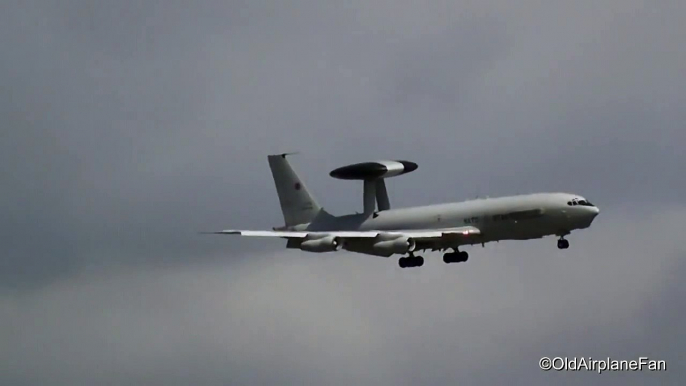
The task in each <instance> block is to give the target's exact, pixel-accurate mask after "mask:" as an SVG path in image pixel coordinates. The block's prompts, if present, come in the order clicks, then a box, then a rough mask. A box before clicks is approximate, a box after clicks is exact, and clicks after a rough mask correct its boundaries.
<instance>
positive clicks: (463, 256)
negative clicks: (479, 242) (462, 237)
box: [443, 250, 469, 264]
mask: <svg viewBox="0 0 686 386" xmlns="http://www.w3.org/2000/svg"><path fill="white" fill-rule="evenodd" d="M468 259H469V254H468V253H467V252H465V251H458V250H455V252H450V253H446V254H444V255H443V262H445V263H446V264H450V263H462V262H465V261H467V260H468Z"/></svg>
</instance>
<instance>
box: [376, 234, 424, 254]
mask: <svg viewBox="0 0 686 386" xmlns="http://www.w3.org/2000/svg"><path fill="white" fill-rule="evenodd" d="M416 246H417V244H416V243H415V241H414V239H412V238H409V237H402V236H401V237H398V238H396V239H393V240H388V241H379V242H376V243H374V246H373V248H374V251H376V252H379V253H383V254H389V255H392V254H394V253H399V254H404V253H408V252H412V251H414V249H415V247H416Z"/></svg>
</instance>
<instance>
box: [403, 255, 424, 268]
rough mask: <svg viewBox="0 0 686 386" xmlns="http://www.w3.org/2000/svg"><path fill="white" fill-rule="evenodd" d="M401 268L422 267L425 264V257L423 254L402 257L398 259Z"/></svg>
mask: <svg viewBox="0 0 686 386" xmlns="http://www.w3.org/2000/svg"><path fill="white" fill-rule="evenodd" d="M398 265H399V266H400V268H412V267H421V266H422V265H424V258H423V257H422V256H407V257H401V258H400V259H399V260H398Z"/></svg>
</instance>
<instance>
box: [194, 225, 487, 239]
mask: <svg viewBox="0 0 686 386" xmlns="http://www.w3.org/2000/svg"><path fill="white" fill-rule="evenodd" d="M207 233H209V234H219V235H241V236H252V237H282V238H286V239H304V238H307V237H313V238H318V237H326V236H335V237H340V238H343V239H358V238H375V237H377V236H380V235H381V236H393V235H397V236H399V237H400V236H405V237H411V238H413V239H417V240H430V239H441V238H444V237H445V238H451V237H465V236H466V237H469V236H477V235H480V234H481V231H479V229H478V228H476V227H473V226H464V227H456V228H437V229H410V230H392V231H251V230H235V229H227V230H223V231H218V232H207Z"/></svg>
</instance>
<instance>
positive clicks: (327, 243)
mask: <svg viewBox="0 0 686 386" xmlns="http://www.w3.org/2000/svg"><path fill="white" fill-rule="evenodd" d="M342 246H343V243H342V241H341V240H340V239H339V238H338V237H335V236H326V237H322V238H320V239H315V240H305V241H303V242H302V243H300V249H302V250H303V251H307V252H333V251H338V250H339V249H341V247H342Z"/></svg>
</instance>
